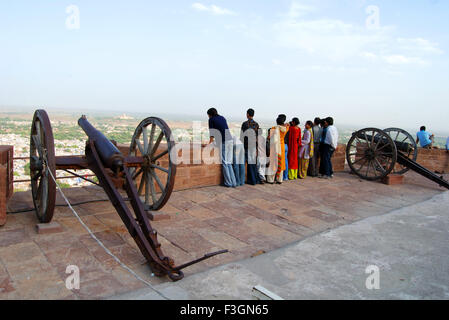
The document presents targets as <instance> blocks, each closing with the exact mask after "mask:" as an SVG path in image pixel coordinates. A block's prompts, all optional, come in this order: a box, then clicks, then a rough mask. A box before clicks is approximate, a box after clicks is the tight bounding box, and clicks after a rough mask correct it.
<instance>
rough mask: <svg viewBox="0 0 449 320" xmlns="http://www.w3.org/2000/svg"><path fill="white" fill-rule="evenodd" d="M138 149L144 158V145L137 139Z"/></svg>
mask: <svg viewBox="0 0 449 320" xmlns="http://www.w3.org/2000/svg"><path fill="white" fill-rule="evenodd" d="M136 145H137V148H139V151H140V154H141V155H142V156H143V155H144V154H145V152H144V149H143V147H142V144H141V143H140V140H139V138H137V139H136Z"/></svg>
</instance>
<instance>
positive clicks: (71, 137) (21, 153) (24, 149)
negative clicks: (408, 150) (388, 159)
mask: <svg viewBox="0 0 449 320" xmlns="http://www.w3.org/2000/svg"><path fill="white" fill-rule="evenodd" d="M87 114H88V118H89V121H90V122H91V123H92V124H93V125H94V126H95V127H96V128H97V129H99V130H100V131H102V132H103V133H104V134H105V135H106V136H107V137H108V138H109V139H111V140H115V141H117V142H118V143H120V144H129V143H130V142H131V138H132V135H133V134H134V131H135V128H136V127H137V125H138V124H139V123H140V121H141V120H143V119H144V118H145V117H147V116H148V115H143V114H128V113H122V114H112V115H106V114H105V113H104V112H103V113H102V112H89V113H87ZM80 115H81V114H76V115H75V114H70V113H68V112H67V111H65V112H55V111H53V112H52V111H49V116H50V120H51V124H52V128H53V135H54V139H55V152H56V155H82V154H84V148H85V141H86V135H85V134H84V132H83V131H82V130H81V128H80V127H79V126H78V124H77V121H78V118H79V116H80ZM158 116H160V117H162V118H163V119H164V120H165V121H166V122H167V123H168V125H169V126H170V128H171V130H172V132H173V135H174V137H175V139H176V140H177V141H189V140H191V139H192V138H194V141H203V142H206V141H207V140H208V139H209V135H208V128H207V119H206V118H204V119H199V118H197V119H195V117H193V116H190V117H189V118H186V117H181V116H179V115H178V116H171V115H165V116H164V115H158ZM32 117H33V112H32V111H20V110H19V111H2V112H0V145H14V157H26V158H27V157H29V144H30V140H29V139H30V128H31V121H32ZM243 120H244V119H242V120H240V121H236V119H233V118H230V119H229V127H230V130H231V131H232V133H233V134H235V135H238V134H239V131H240V126H241V122H242V121H243ZM192 121H201V137H200V136H199V134H197V136H195V137H194V136H193V129H192ZM336 123H338V119H336ZM259 124H260V125H261V127H262V129H264V130H266V129H268V128H270V127H271V126H272V125H273V124H272V123H270V122H269V121H266V120H259ZM337 128H338V130H339V134H340V137H339V142H340V143H347V142H348V140H349V139H350V137H351V135H352V133H353V132H354V131H356V130H358V129H361V128H360V127H356V126H348V125H340V126H339V125H338V124H337ZM429 130H430V131H431V127H429ZM410 133H411V134H412V136H415V134H416V130H415V131H410ZM446 139H447V137H445V136H443V135H437V134H436V137H435V145H436V146H437V147H440V148H444V147H445V143H446ZM77 173H78V174H81V175H87V174H90V172H89V171H85V172H84V171H78V172H77ZM58 175H59V176H68V175H69V174H68V173H63V172H58ZM28 179H29V163H28V161H27V160H16V161H14V180H16V181H19V180H28ZM59 181H60V185H61V186H62V187H72V186H77V185H78V186H79V185H85V184H87V182H85V181H83V180H81V179H80V178H75V179H61V180H59ZM14 188H15V190H16V191H24V190H28V189H29V188H30V183H29V182H27V181H25V182H21V183H15V184H14Z"/></svg>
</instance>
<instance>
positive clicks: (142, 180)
mask: <svg viewBox="0 0 449 320" xmlns="http://www.w3.org/2000/svg"><path fill="white" fill-rule="evenodd" d="M144 185H145V176H142V178H140V185H139V191H138V192H137V193H138V194H139V195H141V194H142V191H143V187H144Z"/></svg>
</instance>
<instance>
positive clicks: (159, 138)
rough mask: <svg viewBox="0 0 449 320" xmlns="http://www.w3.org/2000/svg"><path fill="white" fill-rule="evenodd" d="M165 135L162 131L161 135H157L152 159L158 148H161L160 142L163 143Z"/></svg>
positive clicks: (151, 155)
mask: <svg viewBox="0 0 449 320" xmlns="http://www.w3.org/2000/svg"><path fill="white" fill-rule="evenodd" d="M163 137H164V133H163V132H161V133H160V134H159V137H157V140H156V143H155V144H154V147H153V150H151V154H150V159H151V158H152V157H153V156H154V154H155V153H156V151H157V148H159V145H160V143H161V141H162V138H163Z"/></svg>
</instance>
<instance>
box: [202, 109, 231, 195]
mask: <svg viewBox="0 0 449 320" xmlns="http://www.w3.org/2000/svg"><path fill="white" fill-rule="evenodd" d="M207 115H208V116H209V132H210V140H209V143H212V142H214V140H215V142H216V144H217V146H219V147H220V146H221V165H222V170H223V178H224V179H223V180H224V181H223V182H224V185H225V187H229V188H235V187H236V186H237V182H236V180H235V174H234V169H233V167H232V160H233V159H232V158H233V147H234V141H233V139H232V135H231V133H230V131H229V127H228V123H227V122H226V119H225V118H224V117H222V116H220V115H219V114H218V111H217V109H215V108H210V109H209V110H207Z"/></svg>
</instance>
